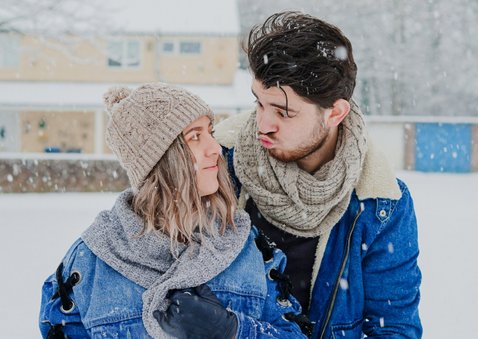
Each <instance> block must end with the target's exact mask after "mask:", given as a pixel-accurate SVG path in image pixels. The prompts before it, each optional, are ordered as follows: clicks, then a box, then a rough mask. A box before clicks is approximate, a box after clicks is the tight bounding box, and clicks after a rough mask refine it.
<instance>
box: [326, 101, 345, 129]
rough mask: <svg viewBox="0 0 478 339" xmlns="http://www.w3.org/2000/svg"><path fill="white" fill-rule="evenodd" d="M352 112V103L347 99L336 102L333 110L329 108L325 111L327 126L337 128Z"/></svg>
mask: <svg viewBox="0 0 478 339" xmlns="http://www.w3.org/2000/svg"><path fill="white" fill-rule="evenodd" d="M349 112H350V103H349V102H348V101H347V100H345V99H338V100H337V101H335V102H334V105H333V106H332V108H329V109H327V110H326V111H325V115H324V118H325V121H324V123H325V125H326V126H327V127H329V128H330V127H336V126H338V125H339V124H340V123H341V122H342V121H343V120H344V119H345V117H346V116H347V114H349Z"/></svg>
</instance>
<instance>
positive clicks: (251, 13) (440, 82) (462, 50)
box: [239, 0, 478, 115]
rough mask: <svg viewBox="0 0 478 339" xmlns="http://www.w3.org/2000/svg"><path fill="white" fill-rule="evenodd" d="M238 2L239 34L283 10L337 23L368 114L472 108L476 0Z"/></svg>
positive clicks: (477, 73)
mask: <svg viewBox="0 0 478 339" xmlns="http://www.w3.org/2000/svg"><path fill="white" fill-rule="evenodd" d="M239 4H240V6H239V8H240V13H241V21H242V31H243V36H245V35H246V34H247V32H248V31H249V29H250V27H251V26H252V25H253V24H257V23H260V22H262V21H263V20H264V19H265V18H266V17H267V16H268V15H270V14H272V13H274V12H277V11H280V10H286V9H294V10H303V11H304V12H306V13H310V14H312V15H315V16H318V17H320V18H322V19H325V20H326V21H328V22H331V23H333V24H335V25H336V26H338V27H339V28H340V29H341V30H342V31H343V32H344V33H345V34H346V35H347V36H348V37H349V38H350V40H351V41H352V45H353V47H354V55H355V59H356V62H357V64H358V69H359V72H358V81H357V88H356V91H355V94H356V97H357V98H358V99H359V101H360V103H361V107H362V109H363V111H364V112H365V113H367V114H377V115H478V107H477V105H476V104H475V103H476V102H477V99H478V67H477V66H478V62H477V60H478V40H477V39H476V38H473V32H478V1H476V0H426V1H411V0H359V1H358V0H342V1H337V0H315V1H294V2H293V3H291V2H290V1H283V0H279V1H272V0H267V1H261V2H258V1H253V0H239ZM243 63H244V62H243ZM244 64H245V63H244Z"/></svg>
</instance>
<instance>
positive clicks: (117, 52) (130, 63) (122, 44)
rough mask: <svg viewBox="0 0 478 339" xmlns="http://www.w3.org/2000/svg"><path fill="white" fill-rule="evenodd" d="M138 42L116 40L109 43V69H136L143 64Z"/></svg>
mask: <svg viewBox="0 0 478 339" xmlns="http://www.w3.org/2000/svg"><path fill="white" fill-rule="evenodd" d="M140 50H141V49H140V42H139V41H138V40H115V41H110V42H109V43H108V67H111V68H136V67H139V65H140V63H141V53H140Z"/></svg>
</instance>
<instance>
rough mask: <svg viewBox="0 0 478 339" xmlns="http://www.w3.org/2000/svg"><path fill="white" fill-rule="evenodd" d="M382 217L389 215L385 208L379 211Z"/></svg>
mask: <svg viewBox="0 0 478 339" xmlns="http://www.w3.org/2000/svg"><path fill="white" fill-rule="evenodd" d="M378 214H379V215H380V216H381V217H382V218H385V217H386V216H387V212H386V211H385V210H381V211H380V212H379V213H378Z"/></svg>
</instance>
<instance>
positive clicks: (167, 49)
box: [163, 41, 175, 53]
mask: <svg viewBox="0 0 478 339" xmlns="http://www.w3.org/2000/svg"><path fill="white" fill-rule="evenodd" d="M174 52H175V48H174V42H172V41H166V42H163V53H174Z"/></svg>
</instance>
